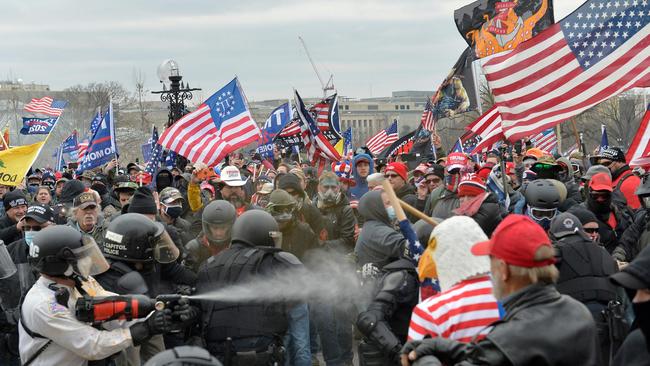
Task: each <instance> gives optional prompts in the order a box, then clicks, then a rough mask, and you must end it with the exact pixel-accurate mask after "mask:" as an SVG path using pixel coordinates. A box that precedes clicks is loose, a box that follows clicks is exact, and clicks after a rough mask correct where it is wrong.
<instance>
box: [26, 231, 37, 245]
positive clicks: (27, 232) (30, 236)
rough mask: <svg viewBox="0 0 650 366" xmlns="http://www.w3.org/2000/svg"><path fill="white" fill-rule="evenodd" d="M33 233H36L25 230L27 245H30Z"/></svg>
mask: <svg viewBox="0 0 650 366" xmlns="http://www.w3.org/2000/svg"><path fill="white" fill-rule="evenodd" d="M34 234H36V232H35V231H31V230H30V231H25V243H27V245H29V246H30V247H31V246H32V241H33V240H34Z"/></svg>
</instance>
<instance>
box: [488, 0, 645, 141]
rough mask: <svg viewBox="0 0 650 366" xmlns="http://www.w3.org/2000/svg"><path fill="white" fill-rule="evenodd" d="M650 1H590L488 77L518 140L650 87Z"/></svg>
mask: <svg viewBox="0 0 650 366" xmlns="http://www.w3.org/2000/svg"><path fill="white" fill-rule="evenodd" d="M649 22H650V5H649V2H648V0H590V1H587V2H585V3H584V4H583V5H582V6H581V7H580V8H578V9H577V10H576V11H574V12H573V13H572V14H571V15H569V16H568V17H566V18H565V19H564V20H562V21H561V22H560V23H557V24H554V25H552V26H551V27H549V28H547V29H546V30H544V31H543V32H541V33H539V34H538V35H537V36H536V37H534V38H532V39H530V40H528V41H526V42H524V43H521V44H520V45H519V47H517V48H516V49H515V50H514V51H512V52H509V53H502V54H499V55H497V56H495V57H493V58H492V59H491V60H490V61H488V62H487V63H486V64H485V65H484V70H485V75H486V78H487V80H488V83H489V86H490V89H491V90H492V93H493V94H494V97H495V101H496V103H497V105H498V109H499V112H500V113H501V116H502V118H503V130H504V133H505V135H506V137H508V139H510V140H517V139H520V138H524V137H526V136H532V135H534V134H536V133H539V132H541V131H543V130H545V129H548V128H550V127H553V126H554V125H556V124H557V123H560V122H562V121H565V120H567V119H569V118H571V117H573V116H575V115H577V114H579V113H581V112H583V111H585V110H587V109H589V108H591V107H593V106H595V105H596V104H598V103H600V102H602V101H604V100H606V99H608V98H610V97H613V96H615V95H617V94H619V93H621V92H623V91H625V90H628V89H630V88H633V87H639V86H646V85H648V84H649V81H650V80H649V72H650V26H649V25H648V23H649Z"/></svg>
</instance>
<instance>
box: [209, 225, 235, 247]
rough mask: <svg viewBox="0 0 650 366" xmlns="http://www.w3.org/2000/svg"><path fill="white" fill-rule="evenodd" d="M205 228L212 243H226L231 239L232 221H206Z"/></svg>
mask: <svg viewBox="0 0 650 366" xmlns="http://www.w3.org/2000/svg"><path fill="white" fill-rule="evenodd" d="M203 230H204V232H205V235H206V236H207V237H208V241H210V243H214V244H225V243H228V242H229V241H230V237H231V233H232V223H221V224H209V223H206V222H204V223H203Z"/></svg>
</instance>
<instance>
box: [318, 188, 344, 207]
mask: <svg viewBox="0 0 650 366" xmlns="http://www.w3.org/2000/svg"><path fill="white" fill-rule="evenodd" d="M340 197H341V192H336V191H335V190H333V189H328V190H326V191H325V192H318V198H320V199H321V200H322V201H323V203H325V204H329V205H331V204H334V203H336V202H338V200H339V198H340Z"/></svg>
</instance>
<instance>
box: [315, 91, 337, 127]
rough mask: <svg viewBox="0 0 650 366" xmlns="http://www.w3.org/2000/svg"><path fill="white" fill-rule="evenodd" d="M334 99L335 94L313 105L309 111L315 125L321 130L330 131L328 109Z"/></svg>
mask: <svg viewBox="0 0 650 366" xmlns="http://www.w3.org/2000/svg"><path fill="white" fill-rule="evenodd" d="M334 99H336V94H334V95H333V96H331V97H328V98H326V99H323V100H321V101H320V102H318V103H316V104H314V106H313V107H311V108H310V110H309V111H310V112H311V113H312V115H313V116H314V118H315V119H316V125H317V126H318V128H320V129H321V130H329V129H330V109H331V106H332V102H333V101H334Z"/></svg>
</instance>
